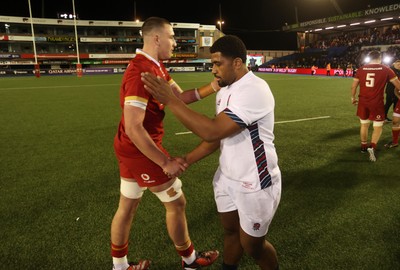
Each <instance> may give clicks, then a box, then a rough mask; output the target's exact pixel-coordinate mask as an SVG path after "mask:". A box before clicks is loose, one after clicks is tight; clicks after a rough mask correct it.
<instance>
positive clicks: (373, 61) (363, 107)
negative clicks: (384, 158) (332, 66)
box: [351, 51, 400, 162]
mask: <svg viewBox="0 0 400 270" xmlns="http://www.w3.org/2000/svg"><path fill="white" fill-rule="evenodd" d="M368 57H369V58H370V62H369V63H368V64H366V65H364V66H361V67H360V68H359V69H358V70H357V74H356V76H355V77H354V79H353V84H352V86H351V101H352V103H353V104H354V105H356V104H358V106H357V116H358V117H359V118H360V124H361V127H360V138H361V152H368V154H369V160H370V161H372V162H375V161H376V147H377V144H378V142H379V139H380V137H381V135H382V127H383V123H384V121H385V102H384V91H385V85H386V83H387V82H391V83H392V84H393V85H394V86H395V87H396V88H397V89H400V81H399V79H398V78H397V76H396V74H395V73H394V72H393V70H392V69H390V68H389V67H388V66H386V65H383V64H381V53H380V52H379V51H371V52H370V53H369V54H368ZM358 87H359V93H358V99H357V98H356V95H357V89H358ZM371 122H372V123H373V132H372V135H371V141H370V143H368V131H369V126H370V123H371Z"/></svg>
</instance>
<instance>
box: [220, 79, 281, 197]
mask: <svg viewBox="0 0 400 270" xmlns="http://www.w3.org/2000/svg"><path fill="white" fill-rule="evenodd" d="M216 100H217V102H216V110H217V114H219V113H221V112H224V113H225V114H227V115H228V116H229V117H230V118H231V119H232V120H233V121H235V122H236V123H237V124H239V125H240V126H241V127H243V128H244V129H243V130H242V131H241V132H240V133H238V134H235V135H232V136H230V137H227V138H225V139H222V140H221V146H220V148H221V153H220V158H219V169H220V170H221V172H222V174H223V175H224V176H225V177H227V178H229V179H231V180H233V181H232V183H230V184H232V185H233V186H234V187H235V188H237V189H240V190H242V191H243V192H253V191H257V190H260V189H264V188H267V187H269V186H270V185H271V184H273V183H275V182H276V181H280V170H279V167H278V157H277V154H276V151H275V146H274V143H273V141H274V133H273V131H274V107H275V100H274V97H273V95H272V92H271V90H270V88H269V86H268V84H267V83H266V82H265V81H264V80H263V79H261V78H259V77H257V76H256V75H255V74H254V73H253V72H251V71H250V72H248V73H247V74H246V75H245V76H243V77H242V78H241V79H240V80H239V81H237V82H235V83H233V84H232V85H229V86H226V87H223V88H222V89H221V90H220V91H219V92H218V94H217V97H216ZM216 180H217V179H216Z"/></svg>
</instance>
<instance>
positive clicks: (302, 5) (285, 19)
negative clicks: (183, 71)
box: [0, 0, 400, 50]
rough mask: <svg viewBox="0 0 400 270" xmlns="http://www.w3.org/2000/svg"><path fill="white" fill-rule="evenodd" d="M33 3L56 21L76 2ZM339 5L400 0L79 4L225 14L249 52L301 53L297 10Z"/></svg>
mask: <svg viewBox="0 0 400 270" xmlns="http://www.w3.org/2000/svg"><path fill="white" fill-rule="evenodd" d="M30 1H31V6H32V16H33V17H38V18H41V17H45V18H56V17H57V13H63V12H69V13H72V0H30ZM335 1H336V3H337V6H338V7H339V9H340V10H341V11H342V12H343V13H349V12H353V11H358V10H364V9H368V8H370V7H371V8H372V7H379V6H385V5H389V4H394V3H400V2H399V0H246V1H243V0H240V1H237V0H236V1H234V0H230V1H218V0H213V1H212V0H202V1H190V0H189V1H187V0H186V1H150V0H112V1H107V4H100V1H98V0H96V1H93V0H75V10H76V13H77V14H78V15H79V18H80V19H83V20H116V21H118V20H123V21H129V20H133V19H134V18H135V15H136V18H137V19H140V20H141V21H143V20H144V19H146V18H147V17H150V16H160V17H164V18H166V19H168V20H169V21H171V22H186V23H200V24H207V25H216V24H217V21H218V20H219V18H220V11H221V18H222V20H223V21H224V24H223V27H222V30H223V32H224V33H225V34H235V35H237V36H239V37H240V38H242V39H243V41H244V42H245V44H246V46H247V48H248V49H250V50H295V49H297V45H296V37H295V34H293V33H289V34H288V33H283V32H282V31H281V29H282V26H283V25H285V23H288V24H289V25H290V24H294V23H295V22H296V12H295V10H296V7H297V16H298V19H299V21H308V20H313V19H317V18H322V17H330V16H335V15H338V14H339V13H338V12H339V11H338V9H337V7H335V5H334V3H333V2H335ZM197 3H201V4H197ZM189 5H194V6H189ZM220 7H221V9H220ZM182 9H183V10H185V11H184V12H182V11H181V10H182ZM0 15H2V16H29V8H28V0H12V1H9V2H7V4H6V5H1V6H0Z"/></svg>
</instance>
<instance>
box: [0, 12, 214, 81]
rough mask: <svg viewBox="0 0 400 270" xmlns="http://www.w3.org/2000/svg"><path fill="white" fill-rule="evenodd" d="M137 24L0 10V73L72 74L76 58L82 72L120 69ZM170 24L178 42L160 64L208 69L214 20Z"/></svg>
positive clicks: (136, 40)
mask: <svg viewBox="0 0 400 270" xmlns="http://www.w3.org/2000/svg"><path fill="white" fill-rule="evenodd" d="M142 24H143V22H134V21H91V20H73V19H65V18H58V19H45V18H32V21H31V18H27V17H11V16H0V77H1V76H15V75H32V74H33V73H34V70H35V68H36V69H39V68H40V71H39V72H40V73H39V75H40V74H46V75H52V74H58V75H60V74H75V73H76V71H77V68H76V67H77V64H78V62H79V64H80V65H81V66H82V69H83V73H84V74H104V73H122V72H123V71H124V70H125V67H126V65H127V64H128V61H129V59H131V58H132V57H134V55H135V50H136V48H141V47H142V38H141V36H140V27H141V25H142ZM172 24H173V27H174V31H175V35H176V41H177V44H178V46H177V48H176V52H175V55H174V56H173V58H172V59H170V60H168V61H166V63H165V65H166V66H167V67H168V68H169V69H170V70H171V71H205V70H207V69H209V68H210V59H209V58H210V56H209V55H210V53H209V47H210V46H211V45H212V43H213V42H214V39H216V38H219V36H221V32H220V31H219V30H218V29H217V28H216V27H215V26H214V25H201V24H198V23H172ZM32 29H33V31H32ZM75 29H76V32H75ZM75 37H78V41H76V38H75ZM78 52H79V54H78ZM35 64H37V65H35Z"/></svg>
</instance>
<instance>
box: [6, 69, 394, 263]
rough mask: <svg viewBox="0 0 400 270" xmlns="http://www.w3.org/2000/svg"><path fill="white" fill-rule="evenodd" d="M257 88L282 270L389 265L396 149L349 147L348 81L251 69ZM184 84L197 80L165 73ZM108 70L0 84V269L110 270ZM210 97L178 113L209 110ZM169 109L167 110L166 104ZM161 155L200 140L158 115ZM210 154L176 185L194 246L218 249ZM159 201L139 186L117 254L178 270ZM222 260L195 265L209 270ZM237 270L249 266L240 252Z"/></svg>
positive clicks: (353, 125) (113, 102)
mask: <svg viewBox="0 0 400 270" xmlns="http://www.w3.org/2000/svg"><path fill="white" fill-rule="evenodd" d="M258 75H259V76H260V77H262V78H264V79H265V80H266V81H267V82H268V83H269V85H270V87H271V89H272V91H273V93H274V96H275V99H276V112H275V118H276V121H277V122H280V121H287V120H294V119H303V118H312V117H320V116H330V118H326V119H319V120H312V121H303V122H293V123H281V124H279V123H278V124H276V126H275V135H276V140H275V143H276V147H277V151H278V155H279V164H280V167H281V170H282V175H283V194H282V199H281V203H280V206H279V208H278V212H277V213H276V216H275V218H274V220H273V222H272V224H271V227H270V232H269V234H268V239H269V240H270V241H271V242H272V243H273V244H274V246H275V247H276V249H277V251H278V255H279V260H280V267H281V269H400V245H399V243H400V230H399V225H400V196H399V194H400V182H399V179H400V178H399V174H398V168H399V164H400V163H399V161H400V152H399V150H398V149H396V148H395V149H391V150H386V149H384V148H383V144H384V143H386V142H387V141H389V140H390V139H391V128H390V124H386V125H385V126H384V131H383V135H382V138H381V142H380V144H379V149H380V151H379V152H378V161H377V162H376V163H371V162H369V161H368V157H367V155H366V154H361V153H360V151H359V135H358V134H359V122H358V119H357V117H356V116H355V107H354V106H352V105H351V103H350V85H351V79H345V78H337V77H331V78H327V77H318V76H312V77H311V76H294V75H283V74H282V75H276V74H258ZM172 76H173V77H174V78H175V80H176V81H178V82H179V84H180V85H181V86H182V88H184V89H188V88H191V87H195V86H196V87H197V86H199V85H203V84H205V83H207V82H209V81H210V80H211V74H210V73H185V74H182V73H173V74H172ZM121 77H122V76H121V75H107V76H84V77H82V78H77V77H74V76H65V77H63V76H60V77H42V78H40V79H37V78H32V77H29V78H28V77H26V78H3V79H1V81H0V115H1V117H0V124H1V130H0V142H1V143H0V145H1V146H0V150H1V156H0V176H1V177H0V193H1V194H0V228H1V230H0V237H1V243H2V244H1V246H0V269H111V258H110V249H109V243H110V240H109V239H110V237H109V234H110V232H109V229H110V224H111V220H112V217H113V214H114V211H115V210H116V207H117V203H118V196H119V176H118V168H117V163H116V160H115V157H114V153H113V148H112V143H113V137H114V134H115V132H116V130H117V125H118V121H119V118H120V113H121V111H120V108H119V85H120V81H121ZM214 103H215V102H214V98H208V99H205V100H203V101H201V102H199V103H197V104H193V105H191V107H193V108H194V109H195V110H198V111H201V112H202V113H203V114H206V115H209V116H213V114H214V108H215V106H214ZM167 111H168V110H167ZM165 128H166V135H165V138H164V144H165V147H166V148H167V149H168V150H169V152H170V153H171V154H172V155H181V154H183V153H185V152H187V151H189V150H191V149H192V148H193V147H195V146H196V145H197V144H198V143H199V142H200V140H199V139H198V138H197V137H196V136H195V135H193V134H188V135H180V136H177V135H175V133H176V132H184V131H187V130H186V129H185V128H184V127H183V126H182V125H181V124H180V123H179V122H178V121H177V120H176V119H175V118H174V117H173V115H172V114H171V113H169V112H167V116H166V119H165ZM217 156H218V154H217V153H215V154H213V155H212V156H210V157H208V158H206V159H204V160H202V161H200V162H199V163H197V164H195V165H193V166H192V167H191V168H190V169H189V170H188V171H187V172H185V173H184V174H183V175H182V176H181V179H182V181H183V183H184V191H185V194H186V197H187V201H188V205H187V217H188V223H189V227H190V232H191V238H192V240H193V241H194V244H195V247H196V249H197V250H205V249H212V248H217V249H219V250H220V251H222V229H221V226H220V223H219V219H218V216H217V213H216V207H215V204H214V200H213V195H212V186H211V181H212V176H213V173H214V171H215V169H216V167H217V162H218V160H217ZM164 217H165V213H164V209H163V207H162V205H161V203H160V202H159V201H158V200H157V199H156V198H155V196H154V195H152V194H151V193H149V192H147V193H145V195H144V197H143V201H142V204H141V205H140V207H139V210H138V213H137V217H136V219H135V221H134V225H133V230H132V232H133V233H132V235H131V239H130V242H131V245H130V256H129V258H130V259H132V260H136V259H138V258H149V259H151V260H152V261H153V267H152V269H154V270H157V269H159V270H174V269H180V258H179V257H178V255H177V254H176V252H175V250H174V248H173V244H172V243H171V241H170V240H169V238H168V236H167V232H166V228H165V218H164ZM221 262H222V259H221V258H220V259H219V261H218V262H217V263H216V264H215V265H213V266H211V267H209V268H208V269H220V264H221ZM240 269H247V270H250V269H257V268H256V267H255V266H254V264H253V262H252V261H251V260H250V259H249V258H248V257H244V258H243V261H242V264H241V268H240Z"/></svg>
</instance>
